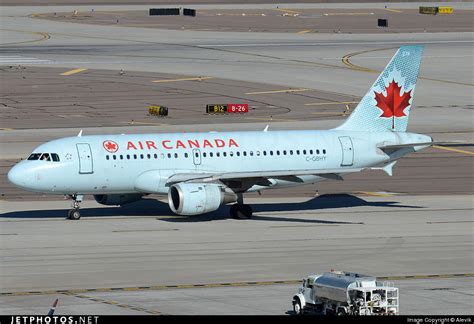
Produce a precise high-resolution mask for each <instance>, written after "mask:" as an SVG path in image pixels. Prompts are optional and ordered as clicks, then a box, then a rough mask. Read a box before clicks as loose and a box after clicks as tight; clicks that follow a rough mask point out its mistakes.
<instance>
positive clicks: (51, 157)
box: [28, 153, 59, 162]
mask: <svg viewBox="0 0 474 324" xmlns="http://www.w3.org/2000/svg"><path fill="white" fill-rule="evenodd" d="M28 160H30V161H34V160H41V161H54V162H59V155H58V154H56V153H51V154H50V153H31V155H30V156H29V157H28Z"/></svg>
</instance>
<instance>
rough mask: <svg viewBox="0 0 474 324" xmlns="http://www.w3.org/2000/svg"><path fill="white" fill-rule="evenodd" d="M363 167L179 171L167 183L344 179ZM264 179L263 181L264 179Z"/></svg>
mask: <svg viewBox="0 0 474 324" xmlns="http://www.w3.org/2000/svg"><path fill="white" fill-rule="evenodd" d="M361 170H362V168H348V169H343V170H341V169H313V170H311V169H310V170H300V171H290V170H282V171H258V172H227V173H212V172H210V173H208V172H205V173H177V174H175V175H173V176H171V177H169V178H168V181H167V183H166V185H173V184H175V183H179V182H190V181H192V182H197V181H199V182H214V181H223V182H226V181H232V180H234V181H239V180H250V179H255V180H256V181H255V182H256V184H257V183H258V184H262V185H264V183H265V180H266V181H267V182H268V179H281V180H286V181H293V182H301V179H299V178H298V176H302V175H315V176H320V177H322V178H326V179H332V180H343V179H342V176H341V174H342V173H352V172H359V171H361ZM262 180H263V181H262ZM268 183H269V184H270V182H268Z"/></svg>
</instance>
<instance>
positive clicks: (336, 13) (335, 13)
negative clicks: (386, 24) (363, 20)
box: [324, 12, 374, 16]
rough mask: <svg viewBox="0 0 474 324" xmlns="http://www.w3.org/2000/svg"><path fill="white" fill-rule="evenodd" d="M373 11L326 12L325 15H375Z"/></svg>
mask: <svg viewBox="0 0 474 324" xmlns="http://www.w3.org/2000/svg"><path fill="white" fill-rule="evenodd" d="M373 14H374V13H373V12H334V13H325V14H324V16H366V15H373Z"/></svg>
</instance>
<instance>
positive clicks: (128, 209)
mask: <svg viewBox="0 0 474 324" xmlns="http://www.w3.org/2000/svg"><path fill="white" fill-rule="evenodd" d="M363 206H366V207H387V208H393V209H398V208H423V207H420V206H407V205H399V204H398V202H397V201H379V202H371V201H366V200H364V199H362V198H360V197H357V196H353V195H349V194H327V195H321V196H319V197H316V198H312V199H309V200H308V201H305V202H285V203H265V204H258V203H257V204H252V208H253V210H254V211H255V213H266V212H286V213H291V212H297V213H299V214H301V213H302V212H304V211H309V210H313V211H318V210H325V209H337V208H348V207H363ZM226 209H227V208H221V209H219V210H217V211H215V212H212V213H208V214H204V215H199V216H177V215H173V214H171V213H170V210H169V207H168V204H167V203H164V202H161V201H159V200H155V199H142V200H141V201H138V202H134V203H130V204H127V205H124V206H117V207H100V208H83V209H82V211H83V216H85V217H88V216H89V217H123V216H128V217H134V216H136V217H148V216H149V217H163V218H157V219H159V220H161V221H167V222H208V221H213V220H222V219H227V218H229V216H228V213H227V210H226ZM0 217H1V218H25V219H26V218H33V219H39V218H64V210H62V209H52V210H27V211H15V212H9V213H5V214H2V215H0ZM251 220H266V221H281V222H302V223H320V224H361V223H358V222H343V221H329V220H317V219H302V218H298V217H297V214H296V215H293V216H284V217H282V216H281V215H272V216H270V215H259V214H256V215H254V216H253V217H252V219H251Z"/></svg>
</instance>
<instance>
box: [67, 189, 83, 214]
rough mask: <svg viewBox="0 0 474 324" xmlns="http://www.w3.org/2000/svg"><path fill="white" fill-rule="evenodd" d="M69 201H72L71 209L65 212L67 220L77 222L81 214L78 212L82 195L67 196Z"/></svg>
mask: <svg viewBox="0 0 474 324" xmlns="http://www.w3.org/2000/svg"><path fill="white" fill-rule="evenodd" d="M66 197H67V198H69V199H72V209H70V210H69V211H68V212H67V218H68V219H72V220H78V219H80V218H81V213H80V212H79V207H80V203H81V202H82V198H83V196H82V195H79V194H74V195H67V196H66Z"/></svg>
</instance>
